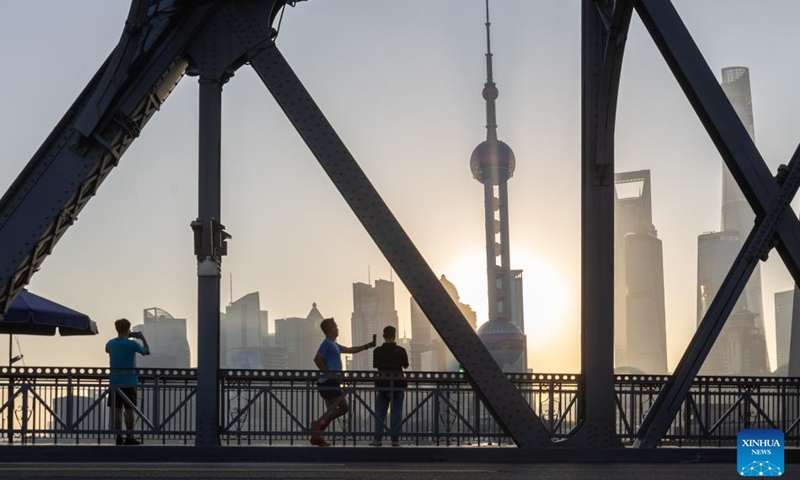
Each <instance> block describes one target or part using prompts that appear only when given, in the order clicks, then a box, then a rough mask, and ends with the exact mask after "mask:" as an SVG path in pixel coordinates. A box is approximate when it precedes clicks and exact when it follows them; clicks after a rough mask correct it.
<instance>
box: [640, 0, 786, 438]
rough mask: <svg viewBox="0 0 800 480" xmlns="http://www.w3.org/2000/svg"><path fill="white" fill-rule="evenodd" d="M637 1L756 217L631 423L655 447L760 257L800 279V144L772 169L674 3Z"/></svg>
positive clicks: (662, 52) (651, 31)
mask: <svg viewBox="0 0 800 480" xmlns="http://www.w3.org/2000/svg"><path fill="white" fill-rule="evenodd" d="M636 9H637V12H638V14H639V16H640V17H641V18H642V21H643V23H644V25H645V27H646V28H647V30H648V32H649V33H650V35H651V37H652V38H653V40H654V41H655V43H656V45H657V46H658V48H659V50H660V51H661V54H662V55H663V57H664V59H665V60H666V62H667V64H668V65H669V67H670V69H671V70H672V72H673V74H674V75H675V78H676V79H677V80H678V83H679V84H680V86H681V88H682V89H683V91H684V93H685V95H686V96H687V98H688V99H689V101H690V103H691V104H692V107H693V108H694V110H695V112H696V113H697V115H698V117H699V118H700V121H701V122H702V123H703V126H704V127H705V128H706V131H707V132H708V134H709V136H710V137H711V139H712V141H713V142H714V144H715V146H716V147H717V150H718V151H719V153H720V155H721V156H722V158H723V160H724V161H725V163H726V165H727V166H728V168H729V169H730V171H731V174H732V175H733V177H734V179H735V180H736V182H737V184H738V185H739V188H741V190H742V192H743V194H744V196H745V198H746V199H747V201H748V203H749V204H750V206H751V208H752V209H753V211H754V212H755V214H756V218H757V222H756V226H755V227H754V228H753V230H752V231H751V233H750V235H749V236H748V238H747V240H746V241H745V243H744V245H743V247H742V249H741V251H740V252H739V255H738V256H737V258H736V260H735V261H734V263H733V266H732V267H731V270H730V272H729V273H728V275H727V276H726V278H725V281H724V282H723V284H722V287H721V288H720V291H719V292H718V294H717V296H716V297H715V298H714V301H713V302H712V304H711V307H710V308H709V310H708V312H707V313H706V315H705V317H704V318H703V320H702V322H701V323H700V326H699V327H698V329H697V331H696V332H695V335H694V337H693V338H692V340H691V342H690V344H689V347H688V348H687V350H686V352H685V353H684V355H683V357H682V358H681V361H680V363H679V364H678V368H677V369H676V371H675V373H674V375H673V376H672V378H671V379H670V381H669V382H668V383H667V384H666V385H665V386H664V388H663V389H662V391H661V393H660V394H659V396H658V398H657V399H656V402H655V403H654V405H653V407H652V408H651V409H650V410H649V411H648V414H647V417H646V418H645V420H644V421H643V422H642V425H641V426H640V428H639V430H638V431H637V434H636V437H637V440H636V442H635V446H636V447H640V448H653V447H655V446H657V445H658V443H659V441H660V440H661V438H662V437H663V436H664V434H665V433H666V432H667V430H668V429H669V426H670V424H671V423H672V421H673V419H674V418H675V415H676V414H677V412H678V410H679V409H680V406H681V404H682V402H683V400H684V399H685V397H686V394H687V393H688V392H689V390H690V389H691V386H692V383H693V381H694V378H695V376H696V375H697V373H698V371H699V370H700V367H701V366H702V364H703V362H704V361H705V359H706V357H707V355H708V353H709V351H710V350H711V347H712V346H713V344H714V341H715V340H716V338H717V337H718V336H719V333H720V331H721V330H722V326H723V325H724V322H725V320H726V319H727V317H728V315H729V314H730V312H731V310H732V309H733V306H734V304H735V302H736V300H737V299H738V298H739V295H740V294H741V292H742V290H743V289H744V287H745V285H746V284H747V280H748V279H749V278H750V275H751V274H752V272H753V270H754V269H755V266H756V265H757V263H758V261H759V259H765V258H766V256H767V255H768V254H769V251H770V250H771V249H772V248H773V247H777V250H778V252H779V254H780V256H781V258H782V259H783V261H784V263H785V264H786V267H787V269H788V270H789V272H790V273H791V274H792V277H793V278H794V280H795V283H800V267H798V266H799V265H800V222H799V221H798V219H797V217H796V216H795V214H794V212H793V211H792V210H791V208H790V207H789V202H791V200H792V198H793V197H794V194H795V193H796V191H797V187H798V182H800V172H798V169H799V168H800V167H799V166H798V163H800V161H798V155H799V154H800V148H798V151H796V152H795V154H794V156H793V157H792V160H791V161H790V167H789V169H788V176H787V178H785V179H784V178H781V179H776V178H775V177H773V176H772V174H771V173H770V172H769V169H768V168H767V165H766V164H765V162H764V160H763V158H761V155H760V153H759V152H758V149H757V148H756V146H755V144H754V143H753V141H752V139H751V138H750V136H749V135H748V134H747V131H746V130H745V128H744V126H743V125H742V123H741V121H740V120H739V118H738V116H737V115H736V112H735V111H734V109H733V107H732V106H731V104H730V101H729V100H728V99H727V97H726V96H725V93H724V92H723V90H722V87H721V86H720V85H719V83H718V82H717V79H716V76H715V75H714V74H713V72H712V71H711V69H710V68H709V67H708V64H707V63H706V61H705V59H704V58H703V55H702V53H701V52H700V50H699V48H698V47H697V45H696V44H695V43H694V40H693V39H692V37H691V35H690V34H689V32H688V30H687V28H686V26H685V25H684V24H683V21H682V20H681V18H680V15H678V13H677V11H676V10H675V8H674V6H673V5H672V3H671V2H670V1H669V0H639V1H638V3H637V5H636Z"/></svg>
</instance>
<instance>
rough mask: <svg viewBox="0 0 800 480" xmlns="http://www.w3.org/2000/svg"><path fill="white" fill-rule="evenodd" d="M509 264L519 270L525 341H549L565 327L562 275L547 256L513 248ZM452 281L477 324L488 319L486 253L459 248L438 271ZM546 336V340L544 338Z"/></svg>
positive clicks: (565, 298) (566, 307) (565, 296)
mask: <svg viewBox="0 0 800 480" xmlns="http://www.w3.org/2000/svg"><path fill="white" fill-rule="evenodd" d="M511 264H512V268H513V269H520V270H522V290H523V299H522V300H523V309H524V314H525V333H526V334H527V335H528V343H529V344H531V343H538V342H542V341H544V342H549V341H551V340H552V339H553V337H554V336H556V335H560V334H563V333H564V331H565V329H566V328H567V325H566V324H567V321H566V320H567V316H568V315H569V311H570V305H569V296H568V285H567V279H566V275H565V274H564V273H563V271H562V270H561V269H560V268H559V267H558V266H557V265H556V264H554V263H552V262H551V261H549V260H548V259H547V258H544V257H542V256H538V255H532V254H529V253H528V252H526V251H524V250H522V249H517V250H516V251H515V252H514V253H513V254H512V261H511ZM442 273H444V275H445V276H446V277H447V278H448V279H449V280H450V281H451V282H452V283H453V285H455V287H456V289H457V290H458V294H459V297H460V301H461V302H462V303H466V304H469V305H470V307H471V308H472V309H473V310H475V312H476V313H477V314H478V324H479V325H480V324H482V323H484V322H486V321H488V319H489V318H488V310H489V307H488V299H487V291H486V255H485V253H483V252H481V251H470V252H462V253H461V254H459V255H458V256H456V257H454V258H453V260H452V261H451V262H450V263H449V264H448V265H447V267H446V268H445V270H444V271H443V272H442ZM548 339H550V340H548Z"/></svg>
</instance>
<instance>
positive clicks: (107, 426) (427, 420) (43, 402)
mask: <svg viewBox="0 0 800 480" xmlns="http://www.w3.org/2000/svg"><path fill="white" fill-rule="evenodd" d="M508 376H509V378H510V379H511V380H512V382H514V383H515V385H516V386H517V388H518V389H519V390H520V392H521V393H522V394H523V396H524V397H525V398H526V400H527V401H528V403H529V404H530V405H531V408H532V409H533V410H534V411H535V412H536V414H537V415H538V416H539V418H540V419H541V421H542V423H543V425H544V426H545V428H546V429H547V431H548V432H549V433H550V436H551V437H552V438H553V439H564V438H568V437H569V436H570V435H571V434H572V433H573V432H574V431H575V429H576V427H578V426H579V425H580V421H581V418H580V409H579V405H580V403H581V401H582V397H581V392H582V388H581V384H582V377H581V376H580V375H574V374H550V375H547V374H508ZM139 377H140V381H141V384H140V385H139V387H138V388H137V396H138V401H137V406H136V410H135V418H136V425H135V429H134V430H135V433H136V435H137V437H139V438H141V439H143V440H144V441H145V442H146V443H148V444H183V445H193V444H194V431H195V407H196V403H197V398H196V377H195V371H194V370H190V369H183V370H181V369H141V370H140V371H139ZM317 378H318V372H314V371H303V370H291V371H276V370H220V382H221V383H220V391H221V397H222V398H221V402H220V423H221V430H220V431H221V442H222V443H223V444H226V445H306V444H307V440H308V436H309V435H310V431H309V425H311V423H312V422H313V421H314V420H315V419H317V418H319V417H320V416H321V415H322V412H323V410H324V408H325V407H324V404H323V402H322V400H321V399H320V397H319V395H318V393H317V387H316V385H317V383H316V380H317ZM381 378H384V379H390V380H391V379H392V376H391V375H382V374H378V373H377V372H345V373H344V374H343V376H342V379H341V381H342V389H343V391H344V392H345V398H346V400H347V402H348V404H349V405H350V411H349V413H348V414H347V415H345V416H344V417H341V418H340V419H339V420H338V421H336V422H335V423H334V424H333V425H331V426H330V427H329V428H328V430H327V431H326V438H328V439H329V440H331V441H332V442H334V443H335V444H338V445H366V444H367V443H368V442H369V441H371V440H372V437H373V434H374V425H375V412H374V405H375V391H376V390H375V381H376V380H378V379H381ZM404 379H405V380H406V381H407V382H408V388H407V389H406V390H405V392H406V393H405V402H404V410H403V415H402V417H403V420H402V422H403V423H402V427H401V429H402V434H401V443H403V444H406V445H420V446H429V445H432V446H438V445H455V446H459V445H472V446H504V445H510V444H511V441H510V439H509V438H508V437H506V436H505V435H504V434H503V433H502V431H501V429H500V428H499V427H498V425H497V424H496V422H495V421H494V419H493V418H492V417H491V415H490V414H489V413H488V411H487V410H486V408H485V406H484V405H483V403H482V402H481V401H480V399H479V398H478V396H477V395H475V393H474V392H473V390H472V388H471V386H470V385H469V383H468V382H467V381H466V379H465V377H464V374H462V373H443V372H406V373H405V374H404ZM668 380H669V377H666V376H636V375H620V376H617V379H616V382H617V387H616V390H617V394H616V404H617V432H618V433H619V434H620V437H621V438H622V439H623V442H624V443H628V444H629V443H631V442H632V441H633V438H634V434H635V432H636V429H637V428H638V426H639V424H640V422H641V421H642V419H643V418H644V415H645V414H646V413H647V409H648V408H650V406H651V405H652V402H653V401H654V400H655V398H656V397H657V395H658V393H659V391H660V390H661V388H662V386H663V385H664V383H665V382H666V381H668ZM111 394H112V391H111V390H110V389H109V386H108V370H107V369H104V368H55V367H25V368H12V369H9V368H0V443H7V442H14V443H22V444H51V443H71V444H86V443H92V444H103V443H111V442H113V439H114V433H115V432H113V431H112V430H111V423H110V418H111V417H110V415H109V408H108V406H107V404H108V399H109V396H110V395H111ZM798 422H800V379H796V378H729V377H699V378H698V379H697V380H696V382H695V385H694V386H693V388H692V391H691V393H690V395H689V397H688V398H687V400H686V401H685V402H684V404H683V406H682V409H681V411H680V413H679V414H678V416H677V417H676V419H675V421H674V422H673V424H672V427H671V428H670V431H669V432H668V434H667V436H666V437H665V438H664V441H663V444H664V445H676V446H681V445H687V446H688V445H701V446H702V445H709V446H711V445H721V446H725V445H733V443H734V442H735V439H736V434H737V433H738V431H739V430H740V429H742V428H780V429H782V430H783V431H784V432H785V435H786V442H787V445H795V446H800V427H799V426H798ZM387 436H388V432H384V437H387ZM385 439H387V438H385ZM387 440H388V439H387Z"/></svg>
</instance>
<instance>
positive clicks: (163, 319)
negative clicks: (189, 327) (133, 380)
mask: <svg viewBox="0 0 800 480" xmlns="http://www.w3.org/2000/svg"><path fill="white" fill-rule="evenodd" d="M143 317H144V318H143V323H142V324H141V325H136V326H135V327H134V328H133V329H132V330H134V331H138V332H142V333H143V334H144V336H145V338H147V343H148V344H149V345H150V355H146V356H144V357H139V358H138V359H137V363H136V365H137V366H138V367H140V368H189V367H190V366H191V354H190V352H189V341H188V340H187V339H186V319H185V318H175V317H173V316H172V315H170V314H169V312H167V311H166V310H164V309H162V308H158V307H153V308H146V309H145V310H144V314H143Z"/></svg>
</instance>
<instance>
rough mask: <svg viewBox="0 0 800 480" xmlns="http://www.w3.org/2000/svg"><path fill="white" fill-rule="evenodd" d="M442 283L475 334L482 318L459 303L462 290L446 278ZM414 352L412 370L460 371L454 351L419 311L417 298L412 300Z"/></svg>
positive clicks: (442, 277) (412, 345) (412, 343)
mask: <svg viewBox="0 0 800 480" xmlns="http://www.w3.org/2000/svg"><path fill="white" fill-rule="evenodd" d="M439 281H440V282H441V283H442V286H443V287H444V289H445V290H446V291H447V293H448V294H449V295H450V298H451V299H453V302H455V304H456V305H457V306H458V309H459V310H461V313H462V314H463V315H464V318H466V319H467V322H469V324H470V326H471V327H472V329H473V330H474V329H475V328H476V327H477V323H478V316H477V314H476V313H475V311H474V310H472V309H471V308H470V306H469V305H466V304H463V303H461V302H460V301H459V300H460V297H459V295H458V290H456V287H455V285H453V283H452V282H450V280H448V279H447V278H446V277H445V276H444V275H442V276H441V278H440V279H439ZM410 348H411V351H410V359H409V363H410V364H411V365H410V368H411V369H412V370H417V371H440V372H446V371H455V370H456V369H457V368H458V362H456V359H455V357H453V354H452V353H450V349H448V348H447V345H445V344H444V341H442V337H440V336H439V334H438V333H437V332H436V330H435V329H434V328H433V325H431V322H430V320H429V319H428V317H426V316H425V313H423V312H422V309H421V308H419V305H418V304H417V302H416V301H415V300H414V298H413V297H412V298H411V343H410Z"/></svg>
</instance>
